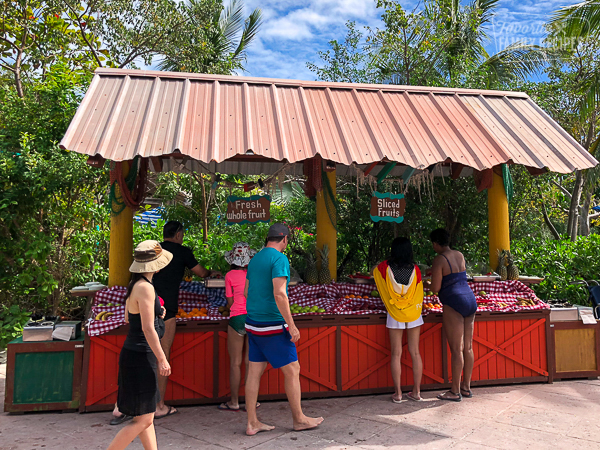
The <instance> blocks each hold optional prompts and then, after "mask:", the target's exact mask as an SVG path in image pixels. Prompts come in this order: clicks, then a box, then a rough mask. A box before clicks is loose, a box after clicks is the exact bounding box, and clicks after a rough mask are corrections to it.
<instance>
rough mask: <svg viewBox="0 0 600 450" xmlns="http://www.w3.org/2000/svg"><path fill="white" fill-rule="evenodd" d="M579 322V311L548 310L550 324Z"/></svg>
mask: <svg viewBox="0 0 600 450" xmlns="http://www.w3.org/2000/svg"><path fill="white" fill-rule="evenodd" d="M573 320H575V321H576V320H579V310H578V309H577V308H576V307H573V308H550V322H570V321H573Z"/></svg>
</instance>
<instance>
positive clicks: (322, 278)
mask: <svg viewBox="0 0 600 450" xmlns="http://www.w3.org/2000/svg"><path fill="white" fill-rule="evenodd" d="M317 251H318V252H319V256H320V257H321V270H319V283H320V284H329V283H331V281H332V279H331V272H330V271H329V247H328V246H327V244H325V245H324V246H323V248H322V249H321V250H317Z"/></svg>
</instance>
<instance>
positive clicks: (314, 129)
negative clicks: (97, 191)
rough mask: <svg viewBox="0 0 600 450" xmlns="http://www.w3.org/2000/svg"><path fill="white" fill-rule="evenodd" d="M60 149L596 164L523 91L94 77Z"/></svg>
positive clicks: (113, 73) (122, 156)
mask: <svg viewBox="0 0 600 450" xmlns="http://www.w3.org/2000/svg"><path fill="white" fill-rule="evenodd" d="M60 145H61V147H63V148H66V149H69V150H72V151H75V152H79V153H83V154H87V155H90V156H93V155H100V156H102V157H104V158H106V159H110V160H114V161H123V160H130V159H132V158H133V157H135V156H136V155H140V156H143V157H156V156H163V155H170V154H172V153H176V152H180V153H181V154H183V155H186V156H189V157H190V158H192V159H194V160H197V161H199V162H202V163H204V164H209V163H212V164H211V166H212V167H213V168H215V169H216V170H220V171H222V172H225V173H227V172H228V171H229V170H222V169H230V170H231V169H232V168H233V167H237V168H239V165H240V161H244V166H246V168H249V166H248V164H249V163H250V162H251V161H253V160H254V159H256V160H257V161H256V162H252V163H251V164H254V167H252V169H253V170H252V171H251V172H252V173H253V172H255V171H256V170H259V167H265V166H269V165H270V166H273V164H274V163H275V165H277V162H278V161H283V160H285V161H287V162H290V163H294V162H298V161H302V160H305V159H307V158H311V157H313V156H315V155H316V154H319V155H321V156H322V157H323V158H325V159H329V160H333V161H336V162H337V163H340V164H343V165H346V166H349V165H350V164H352V163H353V162H354V163H357V164H359V165H364V164H370V163H372V162H375V161H382V160H389V161H397V162H398V163H401V164H404V165H407V166H410V167H414V168H417V169H422V168H425V167H428V166H430V165H432V164H435V163H439V162H449V161H452V162H457V163H460V164H463V165H465V166H469V167H472V168H474V169H477V170H483V169H486V168H490V167H493V166H496V165H498V164H501V163H514V164H522V165H525V166H528V167H533V168H539V169H542V168H544V167H547V168H548V169H549V170H551V171H553V172H560V173H569V172H572V171H573V170H575V169H585V168H589V167H593V166H595V165H596V164H597V161H596V160H595V159H594V158H593V157H592V156H591V155H590V154H589V152H587V151H586V150H585V149H583V148H582V147H581V146H580V145H579V144H578V143H577V142H576V141H575V140H574V139H573V138H572V137H571V136H569V135H568V134H567V133H566V132H565V131H564V130H563V129H562V128H561V127H560V126H559V125H558V124H557V123H556V122H554V121H553V120H552V119H551V118H550V117H549V116H548V115H546V114H545V113H544V112H543V111H542V110H541V109H540V108H539V107H538V106H537V105H535V103H533V101H531V99H529V97H528V96H527V95H526V94H523V93H517V92H505V91H477V90H468V89H449V88H433V87H415V86H394V85H371V84H349V83H327V82H310V81H293V80H275V79H266V78H249V77H236V76H217V75H203V74H186V73H170V72H156V71H138V70H120V69H98V70H97V71H96V74H95V76H94V79H93V81H92V84H91V86H90V88H89V90H88V92H87V93H86V95H85V97H84V99H83V101H82V103H81V105H80V106H79V109H78V111H77V114H76V115H75V117H74V119H73V121H72V122H71V125H70V126H69V129H68V131H67V133H66V135H65V137H64V138H63V140H62V141H61V143H60ZM249 153H253V154H254V155H259V156H262V157H264V158H268V160H266V159H264V158H257V157H256V156H255V157H250V158H248V157H247V156H243V155H248V154H249ZM232 158H233V159H232ZM223 162H226V163H225V164H221V163H223ZM215 163H216V165H215ZM260 170H262V169H260ZM270 171H271V170H270ZM246 172H247V173H250V172H248V171H246Z"/></svg>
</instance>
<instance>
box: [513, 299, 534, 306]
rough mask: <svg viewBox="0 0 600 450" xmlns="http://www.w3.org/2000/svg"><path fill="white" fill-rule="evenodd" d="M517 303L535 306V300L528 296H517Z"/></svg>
mask: <svg viewBox="0 0 600 450" xmlns="http://www.w3.org/2000/svg"><path fill="white" fill-rule="evenodd" d="M517 305H519V306H535V302H534V301H533V300H531V299H528V298H520V297H517Z"/></svg>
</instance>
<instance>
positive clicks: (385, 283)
mask: <svg viewBox="0 0 600 450" xmlns="http://www.w3.org/2000/svg"><path fill="white" fill-rule="evenodd" d="M389 270H390V269H389V268H386V277H385V278H384V277H383V276H382V275H381V272H380V270H379V268H378V267H377V268H375V270H374V271H373V277H374V278H375V284H377V290H378V291H379V296H380V297H381V300H383V303H384V304H385V308H386V309H387V311H388V313H389V315H390V316H392V317H393V318H394V319H395V320H397V321H398V322H413V321H415V320H417V319H418V318H419V317H420V316H421V312H422V309H423V283H422V282H420V280H418V279H417V277H416V276H415V275H416V274H414V273H413V277H412V282H411V284H410V285H408V286H402V285H398V284H396V283H395V282H394V281H393V276H392V275H391V274H390V273H389ZM394 284H396V286H401V287H405V288H406V291H405V292H404V293H399V292H397V291H396V289H394Z"/></svg>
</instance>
